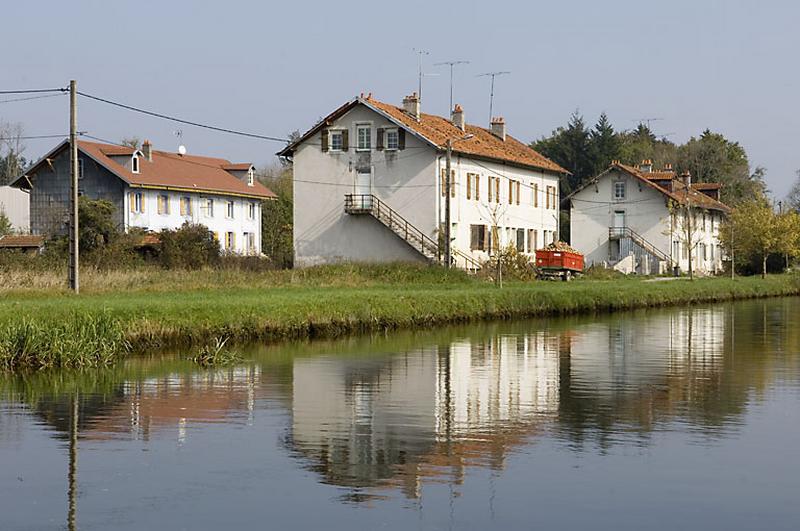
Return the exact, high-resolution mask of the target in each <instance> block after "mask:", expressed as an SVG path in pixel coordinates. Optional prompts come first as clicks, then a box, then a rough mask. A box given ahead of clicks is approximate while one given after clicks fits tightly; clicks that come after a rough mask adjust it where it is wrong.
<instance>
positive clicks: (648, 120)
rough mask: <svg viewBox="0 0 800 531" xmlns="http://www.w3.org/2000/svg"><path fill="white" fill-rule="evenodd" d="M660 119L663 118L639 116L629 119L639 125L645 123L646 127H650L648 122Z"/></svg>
mask: <svg viewBox="0 0 800 531" xmlns="http://www.w3.org/2000/svg"><path fill="white" fill-rule="evenodd" d="M661 120H663V118H639V119H637V120H631V121H632V122H636V123H638V124H641V125H647V128H648V129H650V122H658V121H661Z"/></svg>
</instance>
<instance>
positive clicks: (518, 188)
mask: <svg viewBox="0 0 800 531" xmlns="http://www.w3.org/2000/svg"><path fill="white" fill-rule="evenodd" d="M519 190H520V183H519V181H517V204H519Z"/></svg>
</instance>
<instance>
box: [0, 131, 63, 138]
mask: <svg viewBox="0 0 800 531" xmlns="http://www.w3.org/2000/svg"><path fill="white" fill-rule="evenodd" d="M67 136H69V135H68V134H67V133H62V134H60V135H32V136H7V137H0V140H38V139H40V138H66V137H67Z"/></svg>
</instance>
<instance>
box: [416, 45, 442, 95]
mask: <svg viewBox="0 0 800 531" xmlns="http://www.w3.org/2000/svg"><path fill="white" fill-rule="evenodd" d="M413 50H414V53H415V54H417V72H418V75H419V87H418V88H417V97H418V98H419V102H420V103H422V78H423V77H431V76H438V75H439V74H425V73H424V72H423V71H422V56H423V55H430V54H431V53H430V52H429V51H427V50H421V49H419V48H413Z"/></svg>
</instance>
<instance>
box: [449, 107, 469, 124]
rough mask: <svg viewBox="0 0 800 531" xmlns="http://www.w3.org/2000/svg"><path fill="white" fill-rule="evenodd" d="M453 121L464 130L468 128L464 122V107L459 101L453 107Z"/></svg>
mask: <svg viewBox="0 0 800 531" xmlns="http://www.w3.org/2000/svg"><path fill="white" fill-rule="evenodd" d="M452 122H453V125H454V126H456V127H458V128H459V129H461V130H462V131H466V130H467V126H466V124H465V123H464V109H463V108H462V107H461V105H459V104H458V103H456V106H455V107H454V108H453V116H452Z"/></svg>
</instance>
